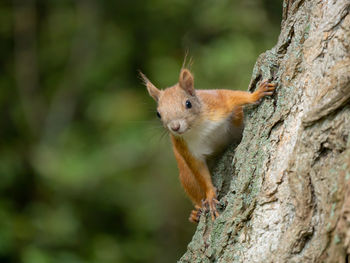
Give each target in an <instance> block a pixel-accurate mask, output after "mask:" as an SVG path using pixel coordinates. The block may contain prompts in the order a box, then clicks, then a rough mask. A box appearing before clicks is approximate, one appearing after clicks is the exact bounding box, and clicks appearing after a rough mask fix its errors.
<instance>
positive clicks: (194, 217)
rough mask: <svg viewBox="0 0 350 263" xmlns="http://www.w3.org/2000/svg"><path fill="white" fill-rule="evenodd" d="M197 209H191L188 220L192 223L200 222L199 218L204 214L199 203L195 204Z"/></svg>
mask: <svg viewBox="0 0 350 263" xmlns="http://www.w3.org/2000/svg"><path fill="white" fill-rule="evenodd" d="M195 208H196V209H193V210H192V211H191V214H190V217H189V218H188V220H189V221H190V222H192V223H198V222H199V218H200V217H201V214H202V208H201V207H200V206H198V205H196V206H195Z"/></svg>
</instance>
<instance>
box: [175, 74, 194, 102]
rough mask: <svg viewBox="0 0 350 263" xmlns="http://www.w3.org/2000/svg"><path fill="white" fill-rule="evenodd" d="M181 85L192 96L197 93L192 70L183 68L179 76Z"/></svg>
mask: <svg viewBox="0 0 350 263" xmlns="http://www.w3.org/2000/svg"><path fill="white" fill-rule="evenodd" d="M179 84H180V87H181V88H182V89H183V90H185V91H186V92H187V93H188V94H190V95H191V96H194V95H195V90H194V79H193V76H192V74H191V72H190V71H189V70H188V69H182V70H181V72H180V77H179Z"/></svg>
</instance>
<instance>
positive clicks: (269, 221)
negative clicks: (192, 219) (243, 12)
mask: <svg viewBox="0 0 350 263" xmlns="http://www.w3.org/2000/svg"><path fill="white" fill-rule="evenodd" d="M283 5H284V6H283V8H284V9H283V20H282V26H281V34H280V37H279V39H278V43H277V45H276V46H275V47H274V48H273V49H271V50H269V51H267V52H265V53H264V54H262V55H261V56H260V57H259V59H258V61H257V63H256V65H255V68H254V72H253V77H252V81H251V84H250V89H254V88H255V86H256V85H255V84H256V83H257V82H258V81H259V80H261V79H264V78H270V79H272V78H273V80H274V81H275V82H276V83H277V84H278V86H277V90H276V93H275V95H274V96H273V97H272V98H268V99H265V100H264V101H263V103H262V104H260V105H258V106H254V107H250V108H248V109H246V120H245V123H246V127H245V130H244V134H243V139H242V142H241V143H240V145H239V146H238V147H237V148H236V149H235V150H234V147H231V149H229V150H228V151H227V153H226V154H225V155H224V156H223V157H222V159H221V160H220V161H219V163H218V165H217V167H216V168H215V169H214V170H215V171H214V183H215V184H216V186H217V187H218V190H219V193H220V195H219V197H220V198H221V204H222V210H221V215H220V217H219V218H217V219H216V220H215V221H214V222H211V220H210V219H209V218H208V216H202V217H201V220H200V223H199V225H198V228H197V231H196V233H195V235H194V237H193V240H192V242H191V243H190V244H189V245H188V251H187V252H186V253H185V255H184V256H183V257H182V258H181V259H180V261H179V262H191V263H194V262H349V260H350V136H349V135H350V103H349V100H350V15H349V11H350V1H349V0H322V1H321V0H320V1H316V0H309V1H306V0H304V1H303V0H299V1H292V0H290V1H284V3H283Z"/></svg>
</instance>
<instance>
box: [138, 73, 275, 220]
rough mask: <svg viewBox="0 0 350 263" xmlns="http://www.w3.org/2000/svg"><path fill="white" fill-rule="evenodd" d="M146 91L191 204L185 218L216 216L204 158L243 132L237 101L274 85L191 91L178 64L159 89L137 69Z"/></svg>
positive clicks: (258, 95) (191, 82)
mask: <svg viewBox="0 0 350 263" xmlns="http://www.w3.org/2000/svg"><path fill="white" fill-rule="evenodd" d="M140 75H141V78H142V79H143V81H144V84H145V86H146V87H147V90H148V93H149V95H150V96H151V97H152V98H153V99H154V100H155V101H156V102H157V104H158V107H157V116H158V118H159V119H160V120H161V121H162V124H163V126H164V127H165V128H166V129H168V130H169V131H170V138H171V142H172V146H173V151H174V154H175V158H176V161H177V165H178V169H179V175H180V181H181V183H182V186H183V187H184V189H185V191H186V193H187V194H188V196H189V197H190V199H191V200H192V202H193V204H194V206H195V209H194V210H192V212H191V214H190V217H189V220H190V221H191V222H198V221H199V217H200V214H201V212H202V211H203V210H204V211H206V210H207V209H209V211H210V214H211V218H212V220H214V219H215V218H216V217H218V215H219V213H218V212H217V209H216V205H217V204H218V203H219V202H218V200H217V199H216V189H215V187H214V186H213V183H212V180H211V176H210V172H209V169H208V165H207V160H208V159H209V158H211V157H213V156H215V155H217V154H218V153H220V152H221V151H222V150H223V149H225V148H226V147H227V146H228V145H229V144H230V143H231V142H233V141H235V140H240V138H241V135H242V131H243V108H242V107H243V106H244V105H247V104H254V103H257V102H258V101H259V100H260V99H261V98H263V97H264V96H267V95H272V93H273V91H274V89H275V88H274V87H275V84H272V83H269V82H268V81H266V80H265V81H262V82H261V84H260V85H259V87H258V89H257V90H256V91H255V92H253V93H250V92H246V91H237V90H224V89H213V90H195V89H194V78H193V75H192V74H191V72H190V71H189V70H188V69H186V68H183V69H182V70H181V72H180V76H179V82H178V83H177V84H175V85H174V86H172V87H169V88H166V89H165V90H159V89H158V88H156V87H155V86H154V85H153V84H152V83H151V82H150V81H149V80H148V78H147V77H146V76H145V75H144V74H142V73H141V72H140Z"/></svg>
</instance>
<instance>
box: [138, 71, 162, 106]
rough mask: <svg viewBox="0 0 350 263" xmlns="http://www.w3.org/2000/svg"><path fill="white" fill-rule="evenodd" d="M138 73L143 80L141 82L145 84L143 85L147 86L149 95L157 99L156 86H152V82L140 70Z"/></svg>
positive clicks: (157, 91) (158, 92)
mask: <svg viewBox="0 0 350 263" xmlns="http://www.w3.org/2000/svg"><path fill="white" fill-rule="evenodd" d="M139 73H140V77H141V79H142V81H143V83H144V84H145V86H146V87H147V90H148V93H149V95H150V96H151V97H152V98H153V99H154V100H155V101H158V99H159V95H160V90H159V89H157V88H156V86H154V85H153V84H152V82H150V81H149V79H148V78H147V77H146V76H145V74H143V73H142V72H141V71H140V72H139Z"/></svg>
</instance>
